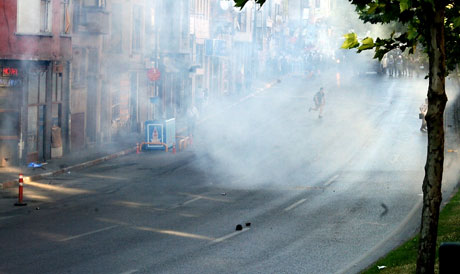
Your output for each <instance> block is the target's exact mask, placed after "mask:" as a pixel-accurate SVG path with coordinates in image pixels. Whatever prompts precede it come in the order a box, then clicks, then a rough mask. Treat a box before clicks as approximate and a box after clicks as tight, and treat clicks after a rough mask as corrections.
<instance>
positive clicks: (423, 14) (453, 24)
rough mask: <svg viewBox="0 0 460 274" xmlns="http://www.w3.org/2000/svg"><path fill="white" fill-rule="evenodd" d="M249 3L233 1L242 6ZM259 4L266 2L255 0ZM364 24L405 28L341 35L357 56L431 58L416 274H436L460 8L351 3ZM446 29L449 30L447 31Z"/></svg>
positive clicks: (430, 0)
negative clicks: (396, 53)
mask: <svg viewBox="0 0 460 274" xmlns="http://www.w3.org/2000/svg"><path fill="white" fill-rule="evenodd" d="M248 1H250V0H236V1H235V6H236V7H240V8H242V7H244V5H245V4H246V3H247V2H248ZM255 1H256V3H258V4H260V5H263V4H264V2H265V0H255ZM349 2H351V3H352V4H353V5H355V6H356V11H357V12H358V14H359V18H360V19H361V20H362V21H364V22H365V23H371V24H394V23H398V25H403V26H404V30H403V31H401V32H399V33H396V32H392V34H391V35H390V37H387V38H377V39H375V41H374V39H373V38H371V37H366V38H364V39H362V40H361V41H358V37H357V35H356V34H355V33H349V34H346V35H345V41H344V43H343V45H342V47H343V48H346V49H352V48H357V49H358V52H361V51H363V50H370V49H373V50H374V51H375V55H374V58H378V59H380V60H381V59H382V58H383V56H384V55H385V54H386V53H387V52H389V51H391V50H393V49H396V48H399V49H401V50H402V51H405V50H409V53H414V51H415V49H416V48H417V46H420V45H421V46H422V47H423V48H424V51H425V53H426V54H427V55H428V59H429V73H428V78H429V84H428V92H427V97H428V113H427V115H426V121H427V124H428V148H427V159H426V164H425V177H424V179H423V186H422V189H423V207H422V217H421V227H420V241H419V250H418V258H417V270H416V271H417V273H434V265H435V255H436V240H437V229H438V220H439V211H440V204H441V200H442V193H441V185H442V176H443V165H444V118H443V115H444V110H445V107H446V103H447V95H446V90H445V78H446V76H447V73H448V71H449V70H453V69H455V67H456V65H457V64H458V63H459V61H460V45H459V44H460V4H459V3H458V1H457V0H349ZM446 30H447V31H446Z"/></svg>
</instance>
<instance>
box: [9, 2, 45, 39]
mask: <svg viewBox="0 0 460 274" xmlns="http://www.w3.org/2000/svg"><path fill="white" fill-rule="evenodd" d="M51 20H52V5H51V0H18V6H17V29H16V31H17V32H18V33H24V34H40V33H50V32H51V27H52V21H51Z"/></svg>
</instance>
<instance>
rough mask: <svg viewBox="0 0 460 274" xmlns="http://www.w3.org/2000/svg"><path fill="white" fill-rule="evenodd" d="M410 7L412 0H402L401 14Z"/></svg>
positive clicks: (400, 4)
mask: <svg viewBox="0 0 460 274" xmlns="http://www.w3.org/2000/svg"><path fill="white" fill-rule="evenodd" d="M409 7H410V0H400V2H399V9H400V10H401V12H403V11H405V10H408V9H409Z"/></svg>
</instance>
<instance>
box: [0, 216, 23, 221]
mask: <svg viewBox="0 0 460 274" xmlns="http://www.w3.org/2000/svg"><path fill="white" fill-rule="evenodd" d="M16 216H19V215H13V216H5V217H0V221H1V220H6V219H10V218H13V217H16Z"/></svg>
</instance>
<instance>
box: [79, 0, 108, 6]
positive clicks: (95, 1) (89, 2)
mask: <svg viewBox="0 0 460 274" xmlns="http://www.w3.org/2000/svg"><path fill="white" fill-rule="evenodd" d="M106 2H107V1H106V0H83V5H84V6H85V7H98V8H105V5H106Z"/></svg>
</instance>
